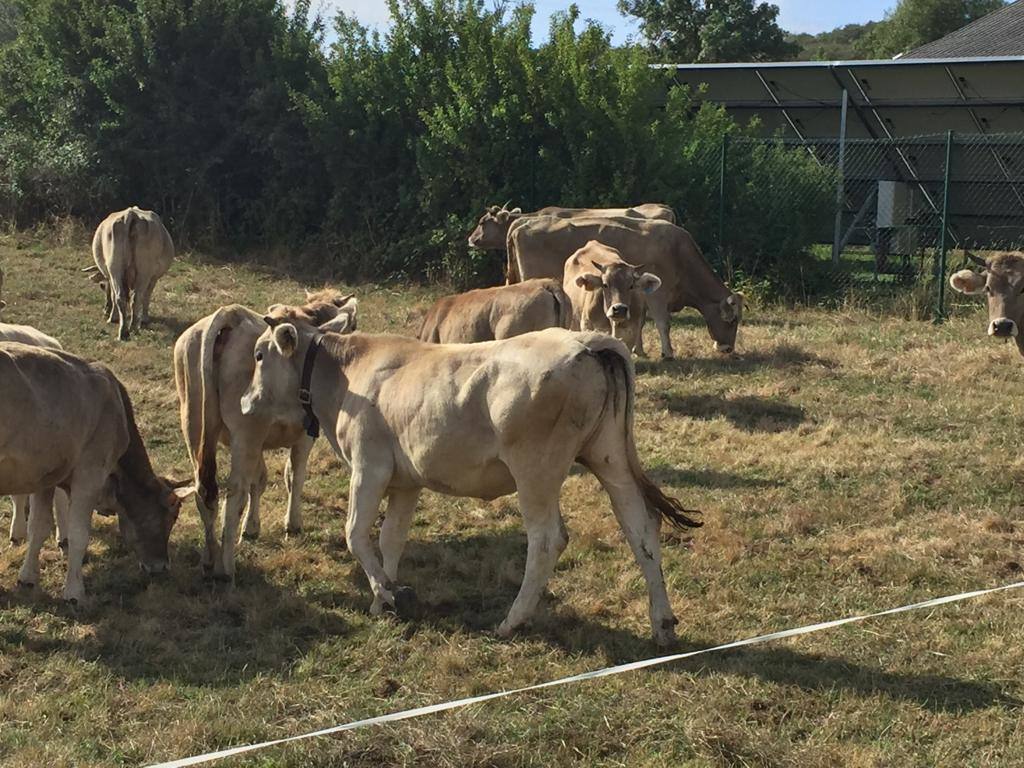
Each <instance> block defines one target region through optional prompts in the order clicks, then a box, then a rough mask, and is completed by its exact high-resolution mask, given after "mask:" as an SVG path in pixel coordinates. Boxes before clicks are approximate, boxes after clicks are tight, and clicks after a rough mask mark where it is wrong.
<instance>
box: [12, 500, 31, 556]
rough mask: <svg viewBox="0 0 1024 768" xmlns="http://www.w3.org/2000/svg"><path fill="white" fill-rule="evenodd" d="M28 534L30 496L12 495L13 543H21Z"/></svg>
mask: <svg viewBox="0 0 1024 768" xmlns="http://www.w3.org/2000/svg"><path fill="white" fill-rule="evenodd" d="M27 536H28V496H25V495H19V496H11V543H12V544H21V542H23V541H24V540H25V539H26V537H27Z"/></svg>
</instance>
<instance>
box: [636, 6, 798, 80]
mask: <svg viewBox="0 0 1024 768" xmlns="http://www.w3.org/2000/svg"><path fill="white" fill-rule="evenodd" d="M619 10H620V11H621V12H622V13H624V14H627V15H630V16H636V17H638V18H639V19H640V30H641V32H642V33H643V35H644V37H645V38H646V40H647V41H648V44H649V45H650V47H651V49H652V50H653V51H654V53H655V54H656V56H657V57H658V58H659V59H660V60H663V61H670V62H671V63H674V64H682V63H689V62H717V61H781V60H785V59H791V58H793V57H795V56H796V55H797V54H798V53H799V51H800V49H799V47H798V46H797V45H795V44H794V43H792V42H791V41H789V40H787V39H786V33H785V32H784V31H783V30H782V29H781V28H780V27H779V25H778V16H779V7H778V6H777V5H772V4H770V3H765V2H758V1H757V0H619Z"/></svg>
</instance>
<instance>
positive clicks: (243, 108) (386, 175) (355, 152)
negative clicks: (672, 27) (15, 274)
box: [0, 0, 827, 283]
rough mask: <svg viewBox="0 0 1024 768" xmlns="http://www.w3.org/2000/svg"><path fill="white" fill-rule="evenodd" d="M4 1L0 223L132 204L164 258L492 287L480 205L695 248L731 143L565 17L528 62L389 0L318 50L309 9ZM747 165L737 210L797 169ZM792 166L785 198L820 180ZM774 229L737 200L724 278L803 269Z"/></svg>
mask: <svg viewBox="0 0 1024 768" xmlns="http://www.w3.org/2000/svg"><path fill="white" fill-rule="evenodd" d="M14 1H15V2H16V3H19V6H18V7H19V8H22V9H25V8H27V7H28V4H29V3H30V1H31V4H32V7H33V12H32V13H31V14H29V13H25V14H23V15H21V16H19V17H18V18H19V19H20V21H19V23H18V33H17V37H16V38H15V39H14V40H13V42H11V43H10V44H8V45H6V46H4V47H2V48H0V179H2V180H3V181H2V183H0V215H2V216H3V217H5V218H8V219H14V220H16V221H20V222H27V221H31V220H33V219H35V218H38V217H41V216H45V215H47V214H50V213H54V212H58V213H71V214H75V215H80V216H84V217H86V218H89V219H92V220H96V219H97V218H98V217H100V216H101V215H103V214H105V213H106V212H108V211H109V210H112V209H114V208H117V207H123V206H126V205H128V204H138V205H142V206H146V207H152V208H154V209H156V210H157V211H158V212H160V213H161V215H162V216H163V217H164V218H165V220H166V221H168V222H169V223H170V225H171V229H172V233H173V234H174V235H175V236H176V238H177V239H179V241H180V240H182V239H185V240H190V241H192V242H196V241H201V242H204V243H205V244H208V245H210V244H212V245H216V244H229V245H231V246H232V247H240V246H244V245H246V244H265V245H268V246H281V247H286V248H288V249H290V251H291V252H293V253H296V254H305V255H307V256H310V257H312V258H315V259H316V260H317V264H318V266H320V267H321V268H327V269H330V270H331V271H333V272H334V273H335V274H338V275H339V276H342V277H345V278H349V279H355V278H366V277H369V278H388V277H391V276H395V275H410V276H424V275H426V276H432V275H434V276H442V277H447V278H451V279H453V280H455V281H458V282H463V283H465V282H472V281H480V280H489V279H494V278H495V277H496V276H497V275H498V274H499V268H500V267H499V265H500V259H497V258H495V257H494V255H493V254H481V253H476V252H471V251H469V250H468V248H467V246H466V242H465V240H466V234H467V232H468V231H469V230H470V229H471V227H472V225H473V222H474V221H475V219H476V218H477V217H478V216H479V215H480V213H481V212H482V211H483V210H484V208H485V207H486V206H488V205H491V204H494V203H496V202H497V203H502V202H505V201H506V200H513V201H514V202H515V204H516V205H519V206H521V207H523V208H524V209H527V210H529V209H532V208H538V207H541V206H544V205H550V204H562V205H570V206H600V205H609V206H620V205H625V204H632V203H637V202H643V201H663V202H666V203H668V204H670V205H672V206H673V207H674V208H675V209H676V210H677V211H678V212H679V213H680V214H681V215H682V217H683V220H684V221H685V223H686V225H687V227H688V228H690V229H691V231H693V232H694V233H695V235H696V236H697V237H698V238H699V239H700V240H702V242H704V243H705V245H709V244H710V243H711V241H712V239H713V237H714V236H715V234H716V232H717V229H718V222H717V217H718V193H717V190H718V183H719V179H718V158H719V154H720V151H721V147H722V143H723V140H724V138H725V136H726V135H728V134H740V133H742V131H741V130H740V128H739V127H737V126H736V125H734V124H733V123H732V122H731V121H730V119H729V118H728V117H727V116H726V115H725V113H724V111H722V110H721V109H718V108H716V107H713V106H709V105H705V106H702V107H700V108H698V107H697V105H696V104H695V102H694V101H693V100H692V99H691V97H690V94H688V93H687V92H686V91H685V90H684V89H682V88H680V87H678V86H675V85H674V84H673V82H672V79H671V76H670V74H669V73H668V72H666V71H663V70H656V69H652V68H651V67H650V66H649V65H650V63H651V58H650V55H649V53H648V52H647V51H646V50H645V49H642V48H639V47H626V48H615V47H613V46H612V45H611V42H610V39H609V36H608V34H607V33H606V32H605V31H604V30H603V29H601V28H600V27H599V26H596V25H593V24H591V25H586V26H583V27H582V28H581V29H580V28H578V21H579V12H578V10H577V9H576V8H575V7H574V6H571V7H570V8H569V10H568V11H566V12H564V13H561V14H556V15H555V16H554V17H553V18H552V20H551V25H550V30H549V33H548V36H547V38H546V40H545V41H544V42H543V44H541V45H540V46H539V47H535V46H533V45H532V41H531V34H530V23H531V20H532V13H533V11H532V8H530V7H529V6H523V7H517V8H514V9H511V10H509V9H506V8H504V7H502V6H499V7H497V8H495V7H494V6H493V4H491V3H489V2H485V0H389V8H390V12H391V17H392V20H393V22H392V24H391V25H390V26H389V27H388V28H387V29H386V30H384V31H383V32H380V33H376V32H370V31H369V30H367V29H366V28H364V27H362V26H361V25H359V24H358V23H357V22H356V21H354V20H353V19H351V18H349V17H347V16H345V15H343V14H342V15H339V16H338V17H337V18H336V19H335V20H334V32H335V35H334V38H335V39H334V42H333V43H332V44H331V46H330V48H329V49H326V50H325V49H324V47H323V45H322V38H323V32H324V30H323V24H322V23H321V21H320V20H319V19H318V18H316V17H312V16H311V15H310V13H309V3H308V2H305V1H303V2H299V3H297V7H296V8H295V9H294V10H293V11H291V12H289V11H287V10H286V8H285V6H284V5H283V3H282V2H281V1H280V0H116V2H107V1H106V0H14ZM708 28H709V29H712V28H713V25H712V26H709V27H708ZM709 35H710V33H709ZM715 35H717V38H716V39H718V40H719V41H720V42H717V43H715V45H721V46H726V45H727V44H729V45H731V44H732V43H729V42H728V40H727V37H728V36H727V35H724V34H719V33H717V32H716V33H715ZM709 39H710V38H709ZM721 50H724V47H723V48H722V49H721ZM763 153H764V154H763V156H762V155H758V156H757V157H754V156H751V157H750V159H749V160H748V161H747V162H748V164H750V168H751V171H750V178H751V179H752V180H751V181H749V182H748V183H746V184H745V186H744V188H743V192H742V194H743V195H746V196H747V197H746V198H745V199H750V200H757V199H758V198H759V197H762V198H767V197H768V196H770V195H771V194H772V190H773V189H775V188H776V187H777V185H778V183H779V182H778V179H779V178H783V176H782V175H780V174H782V171H781V170H778V169H781V168H782V167H783V166H785V165H786V160H787V158H790V157H795V154H794V151H793V150H789V149H786V148H783V147H781V146H780V147H776V148H766V149H765V150H763ZM797 160H798V162H799V158H797ZM736 162H737V163H741V162H744V161H743V158H742V156H740V155H737V158H736ZM773 164H774V165H773ZM804 165H806V163H804V164H803V165H799V168H800V169H801V170H800V171H799V172H798V173H795V174H788V175H785V176H784V178H785V179H786V182H785V183H786V184H787V185H796V186H799V185H801V184H808V185H809V184H814V183H818V182H820V181H821V180H820V179H817V178H816V176H815V174H816V170H815V169H814V168H805V167H804ZM757 169H762V171H763V172H761V171H757ZM765 169H767V170H765ZM771 169H776V170H771ZM755 171H757V172H755ZM818 175H820V174H818ZM826 183H827V181H826ZM736 194H737V196H739V195H740V192H739V191H737V193H736ZM794 199H795V198H794ZM762 210H763V211H765V213H764V215H762V212H761V211H762ZM769 213H770V215H771V217H773V219H779V217H780V214H779V211H778V210H774V209H772V210H771V211H770V212H769V210H768V208H767V207H766V206H754V210H752V211H751V212H750V213H749V214H745V218H744V226H743V228H742V232H741V229H740V228H737V231H736V237H735V238H733V239H732V240H731V244H732V245H733V246H734V250H735V253H737V254H738V256H737V261H736V262H735V264H736V266H737V268H738V269H740V270H742V271H746V272H754V271H759V272H762V273H765V274H768V273H770V272H772V270H773V269H775V268H776V267H777V266H778V264H779V262H780V260H785V259H790V258H796V257H798V256H799V253H800V252H801V251H802V250H803V249H804V248H805V246H806V245H807V242H808V241H802V240H801V237H803V235H802V234H798V235H797V236H796V237H794V236H793V233H805V232H807V231H808V229H809V228H808V226H805V224H804V223H802V222H803V221H804V220H805V219H809V218H812V217H816V216H817V215H818V211H817V210H815V209H800V208H795V207H794V208H792V209H791V210H787V211H786V216H788V217H795V220H793V221H791V222H790V226H788V227H787V226H784V225H781V224H779V223H777V222H775V221H773V222H769V221H768V220H767V219H766V218H765V217H766V216H768V215H769ZM780 220H781V219H780ZM766 232H778V233H779V236H778V237H777V238H775V235H771V237H768V238H766V236H765V235H764V233H766ZM771 238H775V239H771ZM773 249H774V250H773ZM769 252H770V254H769V255H768V256H766V255H765V254H767V253H769ZM748 254H749V256H748ZM296 258H297V257H296Z"/></svg>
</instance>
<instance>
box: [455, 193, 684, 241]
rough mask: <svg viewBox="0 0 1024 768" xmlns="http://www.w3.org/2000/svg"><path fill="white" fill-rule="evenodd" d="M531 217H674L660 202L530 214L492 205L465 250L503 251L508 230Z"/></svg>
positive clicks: (543, 210)
mask: <svg viewBox="0 0 1024 768" xmlns="http://www.w3.org/2000/svg"><path fill="white" fill-rule="evenodd" d="M531 216H553V217H554V218H556V219H578V218H584V219H586V218H590V219H593V218H607V217H620V216H621V217H625V218H629V219H661V220H662V221H668V222H671V223H672V224H675V223H676V214H675V211H673V210H672V209H671V208H669V207H668V206H667V205H662V204H661V203H643V204H641V205H634V206H632V207H631V208H560V207H559V206H557V205H549V206H547V207H546V208H541V209H540V210H539V211H534V212H533V213H523V212H522V210H521V209H519V208H513V209H512V210H509V209H508V205H504V206H502V207H501V208H499V207H498V206H496V205H492V206H491V207H490V208H488V209H487V210H486V211H484V215H483V216H481V217H480V220H479V221H478V222H477V225H476V229H474V230H473V232H472V233H471V234H470V236H469V247H470V248H479V249H480V250H488V251H503V250H505V248H506V243H507V241H508V233H509V229H510V228H511V227H512V225H513V224H515V223H516V222H517V221H520V220H522V219H525V218H529V217H531Z"/></svg>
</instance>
